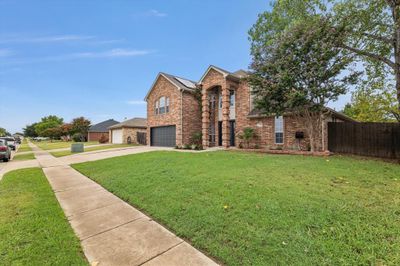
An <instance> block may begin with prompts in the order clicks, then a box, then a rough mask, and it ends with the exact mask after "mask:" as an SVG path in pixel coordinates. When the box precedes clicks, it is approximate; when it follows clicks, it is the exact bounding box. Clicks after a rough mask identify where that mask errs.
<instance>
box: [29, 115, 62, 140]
mask: <svg viewBox="0 0 400 266" xmlns="http://www.w3.org/2000/svg"><path fill="white" fill-rule="evenodd" d="M63 121H64V119H63V118H61V117H58V116H56V115H49V116H45V117H43V118H42V119H41V121H40V122H38V123H37V124H36V125H35V132H36V134H38V135H39V136H44V135H43V133H45V131H46V130H47V129H49V128H55V127H59V126H61V125H62V124H63Z"/></svg>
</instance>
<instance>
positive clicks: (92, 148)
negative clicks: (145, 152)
mask: <svg viewBox="0 0 400 266" xmlns="http://www.w3.org/2000/svg"><path fill="white" fill-rule="evenodd" d="M134 146H137V145H134V144H113V145H104V146H96V147H89V148H85V152H87V151H99V150H107V149H114V148H125V147H134ZM50 153H51V154H52V155H53V156H55V157H62V156H67V155H71V154H76V153H72V152H71V151H70V150H67V151H54V152H50Z"/></svg>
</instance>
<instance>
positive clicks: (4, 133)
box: [0, 127, 11, 137]
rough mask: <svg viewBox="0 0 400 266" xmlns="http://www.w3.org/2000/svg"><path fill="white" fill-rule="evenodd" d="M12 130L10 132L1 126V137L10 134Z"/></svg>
mask: <svg viewBox="0 0 400 266" xmlns="http://www.w3.org/2000/svg"><path fill="white" fill-rule="evenodd" d="M10 135H11V134H10V132H8V131H7V130H6V129H5V128H2V127H0V137H4V136H10Z"/></svg>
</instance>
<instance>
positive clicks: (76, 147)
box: [71, 143, 84, 153]
mask: <svg viewBox="0 0 400 266" xmlns="http://www.w3.org/2000/svg"><path fill="white" fill-rule="evenodd" d="M83 151H84V150H83V143H73V144H71V152H72V153H76V152H83Z"/></svg>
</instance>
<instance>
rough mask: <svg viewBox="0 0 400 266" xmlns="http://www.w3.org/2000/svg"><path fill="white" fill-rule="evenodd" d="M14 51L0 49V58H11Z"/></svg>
mask: <svg viewBox="0 0 400 266" xmlns="http://www.w3.org/2000/svg"><path fill="white" fill-rule="evenodd" d="M14 54H15V53H14V51H12V50H10V49H0V57H6V56H11V55H14Z"/></svg>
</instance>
